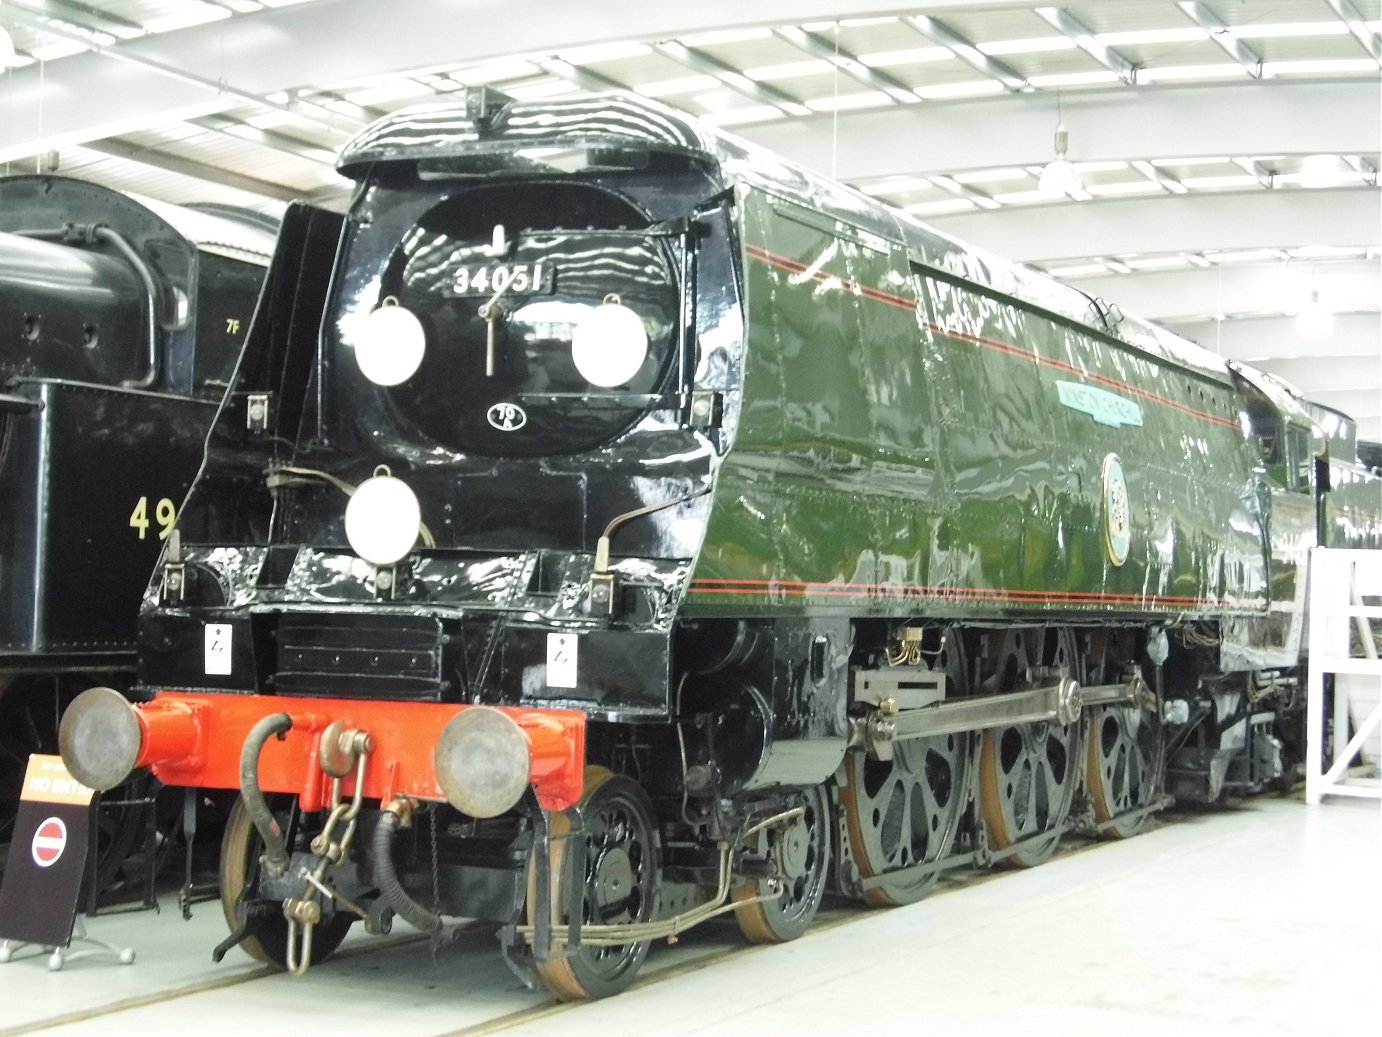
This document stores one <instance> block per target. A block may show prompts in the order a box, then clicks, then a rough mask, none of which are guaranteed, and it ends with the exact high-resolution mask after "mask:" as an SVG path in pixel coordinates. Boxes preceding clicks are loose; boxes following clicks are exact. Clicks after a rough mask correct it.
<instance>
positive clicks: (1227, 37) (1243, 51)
mask: <svg viewBox="0 0 1382 1037" xmlns="http://www.w3.org/2000/svg"><path fill="white" fill-rule="evenodd" d="M1176 6H1177V7H1179V8H1180V9H1181V10H1182V11H1183V12H1184V13H1185V16H1186V17H1187V18H1189V19H1190V20H1191V21H1192V22H1194V23H1195V24H1196V25H1198V26H1199V27H1200V28H1201V29H1203V30H1204V31H1205V32H1207V33H1209V38H1210V39H1211V40H1213V41H1214V42H1215V43H1217V44H1218V45H1219V46H1220V47H1222V48H1223V49H1224V50H1225V51H1227V52H1228V55H1229V57H1231V58H1232V59H1233V60H1234V61H1236V62H1238V64H1240V65H1242V66H1243V68H1244V69H1245V70H1246V71H1247V73H1248V75H1250V76H1252V77H1253V78H1254V79H1261V78H1262V58H1261V57H1259V56H1258V54H1257V52H1256V51H1255V50H1253V49H1252V48H1251V47H1249V46H1248V45H1247V44H1246V43H1244V42H1243V41H1242V40H1240V39H1239V38H1238V37H1237V36H1235V35H1233V33H1232V32H1230V31H1229V27H1228V26H1227V25H1225V24H1224V20H1223V19H1222V18H1220V17H1219V16H1218V15H1217V14H1215V13H1214V12H1213V11H1211V10H1210V9H1209V6H1208V5H1207V4H1202V3H1200V0H1181V2H1180V3H1178V4H1177V5H1176Z"/></svg>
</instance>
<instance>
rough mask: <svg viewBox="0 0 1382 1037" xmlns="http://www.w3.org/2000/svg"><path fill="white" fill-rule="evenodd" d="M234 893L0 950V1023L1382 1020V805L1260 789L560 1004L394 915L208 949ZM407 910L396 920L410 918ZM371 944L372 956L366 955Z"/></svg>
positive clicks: (1179, 1035)
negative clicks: (25, 950) (325, 933)
mask: <svg viewBox="0 0 1382 1037" xmlns="http://www.w3.org/2000/svg"><path fill="white" fill-rule="evenodd" d="M219 915H220V912H219V909H218V908H217V907H216V905H214V904H207V905H202V906H200V907H199V909H198V911H197V915H196V917H195V918H194V919H193V920H192V921H191V922H183V921H182V920H181V918H179V917H178V915H177V912H176V909H175V908H174V907H173V906H172V905H171V904H170V905H168V906H167V907H166V908H165V910H164V911H163V913H162V914H159V915H155V914H153V913H152V912H142V913H139V914H133V915H122V916H101V917H98V918H96V919H93V920H92V921H91V922H90V925H89V928H90V930H91V932H92V934H93V935H96V936H99V937H102V938H105V939H108V940H111V941H112V942H115V943H117V944H121V945H130V946H133V947H134V948H135V950H136V951H137V952H138V961H137V962H136V963H135V964H134V965H131V966H120V965H117V964H109V963H107V962H105V961H100V960H96V959H84V960H79V961H72V962H69V963H68V964H67V966H66V967H65V968H64V969H63V970H62V971H61V972H50V971H48V970H47V968H46V959H45V958H43V957H37V958H27V959H23V960H19V961H15V962H11V963H9V964H6V965H3V966H0V1037H4V1035H7V1034H17V1033H51V1034H63V1035H77V1034H126V1033H128V1034H140V1035H141V1037H159V1035H165V1034H166V1035H179V1037H182V1035H186V1034H197V1035H199V1037H200V1035H216V1034H235V1035H244V1034H256V1033H271V1032H278V1033H287V1032H306V1031H308V1030H310V1029H311V1028H314V1027H316V1026H326V1027H331V1028H336V1029H343V1032H345V1033H349V1034H370V1035H371V1037H434V1035H441V1034H457V1035H460V1034H480V1033H494V1032H503V1033H506V1034H557V1033H560V1034H561V1035H562V1037H584V1035H589V1037H613V1035H615V1034H712V1033H713V1034H716V1035H722V1034H751V1035H754V1037H764V1035H771V1034H788V1033H836V1034H840V1033H843V1034H846V1035H850V1037H853V1035H856V1034H872V1033H881V1032H884V1031H887V1030H893V1031H894V1032H897V1033H921V1034H941V1033H962V1034H981V1035H983V1034H997V1033H1003V1034H1019V1033H1026V1034H1038V1035H1040V1034H1051V1035H1060V1037H1080V1035H1084V1034H1090V1035H1093V1034H1098V1035H1099V1037H1109V1035H1118V1037H1126V1035H1128V1034H1143V1033H1146V1034H1161V1033H1165V1034H1175V1035H1176V1037H1196V1035H1200V1034H1214V1035H1240V1034H1241V1035H1243V1037H1247V1035H1252V1037H1273V1035H1288V1034H1289V1035H1309V1037H1322V1035H1331V1034H1340V1035H1343V1034H1348V1035H1350V1037H1353V1035H1358V1034H1364V1033H1371V1032H1377V1024H1378V1022H1379V1020H1382V810H1380V809H1379V804H1378V803H1377V802H1375V801H1362V800H1343V799H1331V800H1328V801H1326V802H1325V804H1323V805H1322V806H1320V807H1315V808H1310V807H1306V806H1305V805H1304V804H1303V803H1301V802H1300V801H1299V799H1275V798H1264V799H1258V800H1253V801H1250V802H1248V803H1246V804H1243V805H1241V806H1239V807H1237V808H1233V809H1228V810H1223V811H1216V812H1214V813H1207V814H1189V815H1177V816H1176V817H1175V819H1174V820H1173V821H1171V822H1170V823H1168V824H1165V825H1162V826H1160V827H1158V828H1157V829H1156V830H1153V831H1148V832H1146V833H1144V834H1143V835H1141V836H1139V837H1137V838H1136V839H1133V840H1130V841H1128V842H1125V843H1116V844H1107V845H1100V846H1097V847H1094V848H1091V849H1088V850H1083V851H1080V852H1075V853H1072V854H1069V855H1067V856H1064V857H1061V858H1059V859H1057V860H1054V861H1051V862H1049V863H1047V864H1046V865H1043V866H1042V867H1040V868H1037V869H1034V870H1032V871H1028V872H1015V873H1006V874H1003V875H1001V876H999V877H997V878H996V879H993V880H989V879H988V878H987V877H985V878H982V879H980V880H978V881H974V880H971V881H968V882H966V883H963V884H960V885H957V886H955V887H954V888H943V889H941V890H939V891H937V893H936V894H934V895H933V896H931V897H930V898H928V899H927V900H925V901H923V902H922V903H920V904H916V905H914V906H912V907H908V908H903V909H899V910H893V911H882V912H862V911H854V910H844V909H840V908H832V909H830V910H828V911H827V912H826V913H825V914H824V915H823V917H822V920H821V922H820V923H819V924H818V925H817V927H816V928H814V929H813V930H812V931H811V932H809V933H808V934H807V935H806V936H805V937H803V938H802V939H801V940H799V941H797V942H795V943H793V944H788V945H784V946H779V947H766V948H751V949H747V950H739V949H738V948H740V946H741V944H740V942H739V940H738V937H737V930H736V929H735V928H734V926H733V925H732V924H720V925H716V926H710V927H706V928H705V929H704V931H701V932H698V933H696V934H692V935H691V936H688V937H687V938H684V939H683V941H682V942H681V943H680V944H678V946H677V947H675V948H670V949H667V948H660V949H657V950H655V951H654V953H653V955H652V957H651V958H650V961H649V963H648V966H647V967H645V970H644V974H643V977H642V978H641V980H640V982H639V983H638V984H637V985H635V986H634V988H633V989H631V990H629V991H627V992H626V993H624V994H623V995H621V996H619V997H617V998H614V999H611V1000H609V1001H604V1002H597V1003H592V1004H582V1005H553V1004H551V1003H550V1001H549V999H547V998H545V997H544V996H542V995H541V994H535V993H530V992H528V991H525V990H524V989H523V988H522V987H521V986H520V985H519V984H518V982H517V981H516V980H515V979H514V978H513V977H512V976H511V975H510V974H509V972H508V971H507V970H506V969H505V968H504V966H503V965H502V964H501V963H500V961H499V958H498V955H497V953H496V950H495V943H494V938H493V935H492V934H491V933H490V932H488V931H479V930H470V931H467V932H464V933H462V934H461V935H460V937H459V938H458V939H457V940H456V941H455V942H454V943H452V944H450V945H448V946H446V947H443V948H441V949H440V950H439V951H438V952H437V953H436V954H435V955H433V954H432V953H431V951H430V949H429V948H428V947H427V945H426V944H425V943H421V942H418V941H416V940H414V939H411V938H410V937H409V936H407V935H404V934H402V933H396V934H395V935H394V936H393V937H390V938H388V940H389V942H390V944H391V945H390V946H388V947H380V946H379V941H378V940H374V939H372V938H369V937H355V938H352V940H351V941H349V942H348V943H347V945H346V948H347V949H346V950H343V952H342V953H341V955H340V956H339V957H338V958H337V959H334V960H333V961H332V962H330V963H328V964H327V965H326V966H323V967H321V968H319V969H316V970H314V971H313V972H312V973H311V974H310V975H309V976H307V977H305V978H302V979H293V978H290V977H286V976H282V975H268V974H266V973H265V971H264V970H263V969H262V968H260V967H258V966H256V965H255V964H253V963H251V962H250V961H249V960H248V959H247V958H245V957H244V955H243V954H241V953H240V952H238V951H234V952H232V954H231V956H230V957H229V958H228V959H227V961H226V963H225V964H222V965H213V964H211V962H210V948H211V946H212V945H214V944H215V942H216V941H217V940H219V939H220V938H221V936H222V935H223V934H224V926H223V923H222V922H221V920H220V917H219ZM404 928H406V927H403V926H401V925H400V929H404ZM356 948H358V949H359V950H360V951H361V952H362V953H353V949H356Z"/></svg>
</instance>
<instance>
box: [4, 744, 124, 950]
mask: <svg viewBox="0 0 1382 1037" xmlns="http://www.w3.org/2000/svg"><path fill="white" fill-rule="evenodd" d="M94 795H95V792H94V791H93V790H92V789H89V788H87V787H86V786H85V785H83V784H81V783H80V782H78V781H77V780H76V779H75V778H73V777H72V775H70V774H69V773H68V772H67V768H66V767H64V766H63V763H62V760H61V758H59V757H57V756H42V755H38V754H34V755H33V756H30V757H29V767H28V770H26V771H25V772H24V790H23V792H22V793H21V794H20V797H19V812H18V814H17V815H16V816H15V825H14V835H13V838H12V839H11V841H10V857H9V863H8V866H7V867H6V869H5V879H4V883H3V884H0V937H3V938H4V942H3V943H0V962H7V961H11V960H13V959H14V957H15V952H16V951H19V950H22V949H23V948H25V947H34V948H38V949H41V950H42V951H43V952H45V953H47V954H48V955H49V958H48V968H49V969H50V970H51V971H53V972H56V971H57V970H58V969H61V968H62V966H63V964H64V963H65V962H67V961H70V960H73V959H75V958H79V957H87V956H89V955H95V954H110V955H112V956H114V957H115V959H116V960H117V961H119V962H120V964H122V965H130V964H132V963H133V962H134V950H133V949H132V948H129V947H124V948H120V947H114V946H112V945H111V944H108V943H106V942H104V941H102V940H96V939H93V938H92V937H90V936H88V935H87V933H86V926H85V925H83V924H82V921H81V919H79V918H78V917H77V897H78V894H79V892H80V890H81V884H82V873H83V871H84V869H85V865H86V853H87V847H88V843H89V835H90V825H89V814H90V811H91V800H92V797H93V796H94ZM26 845H27V846H28V849H29V852H28V853H24V852H23V848H24V847H25V846H26ZM74 941H75V942H80V943H84V944H88V945H90V946H88V947H85V948H83V949H81V950H78V951H71V950H69V948H70V947H71V945H72V943H73V942H74Z"/></svg>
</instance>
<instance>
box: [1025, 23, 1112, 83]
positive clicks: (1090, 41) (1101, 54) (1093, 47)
mask: <svg viewBox="0 0 1382 1037" xmlns="http://www.w3.org/2000/svg"><path fill="white" fill-rule="evenodd" d="M1036 13H1037V14H1038V15H1040V16H1041V17H1042V18H1044V19H1045V20H1046V22H1047V23H1048V24H1049V25H1050V26H1051V27H1052V28H1053V29H1055V30H1056V31H1057V32H1059V33H1061V34H1062V35H1063V36H1066V37H1067V38H1068V39H1070V40H1071V41H1072V42H1073V43H1074V44H1075V46H1077V47H1079V48H1080V50H1082V51H1084V52H1085V53H1086V54H1088V55H1089V56H1090V57H1091V58H1093V59H1094V60H1095V61H1097V62H1098V63H1099V64H1101V65H1103V66H1104V68H1106V69H1108V70H1109V71H1110V72H1112V73H1113V74H1114V75H1116V76H1117V77H1118V78H1119V79H1121V80H1122V81H1123V82H1125V83H1127V84H1128V85H1129V86H1133V85H1135V84H1136V83H1137V66H1136V65H1134V64H1133V63H1132V62H1131V61H1129V60H1128V59H1127V58H1125V57H1124V56H1123V55H1122V54H1119V53H1118V51H1116V50H1114V49H1113V48H1112V47H1110V46H1108V45H1106V44H1103V43H1100V42H1099V41H1098V39H1097V38H1096V37H1095V35H1094V33H1092V32H1090V30H1089V29H1087V28H1086V27H1085V25H1084V23H1083V22H1081V21H1080V20H1079V19H1078V18H1076V17H1075V16H1074V15H1073V14H1071V13H1070V12H1069V11H1067V10H1066V9H1065V8H1063V7H1038V8H1037V9H1036Z"/></svg>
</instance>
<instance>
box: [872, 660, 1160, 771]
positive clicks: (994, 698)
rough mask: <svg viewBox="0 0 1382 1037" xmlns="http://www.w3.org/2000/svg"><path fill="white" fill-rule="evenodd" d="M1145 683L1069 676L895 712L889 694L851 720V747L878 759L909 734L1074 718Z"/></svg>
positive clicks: (1132, 698)
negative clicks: (1090, 681) (1085, 683)
mask: <svg viewBox="0 0 1382 1037" xmlns="http://www.w3.org/2000/svg"><path fill="white" fill-rule="evenodd" d="M1148 694H1150V689H1149V688H1148V687H1147V684H1146V683H1145V682H1144V681H1143V680H1142V678H1141V677H1140V676H1135V677H1133V678H1132V680H1130V681H1128V682H1127V683H1125V684H1099V685H1094V686H1092V687H1088V688H1082V687H1080V685H1079V683H1078V682H1076V681H1074V680H1071V679H1070V678H1068V677H1065V678H1062V679H1061V680H1060V681H1059V682H1057V683H1055V684H1050V685H1047V686H1045V687H1041V688H1030V689H1027V690H1025V691H1013V692H1008V693H1006V694H1003V695H985V696H982V697H980V698H972V699H963V700H959V701H955V702H941V703H938V704H936V705H931V706H924V707H922V708H920V709H912V710H906V711H903V712H899V711H898V710H897V707H896V705H895V704H890V703H891V700H888V699H885V700H884V701H883V702H882V703H880V705H879V708H878V709H877V710H875V711H872V712H870V714H869V715H868V716H866V717H860V718H859V719H857V720H855V721H854V724H853V730H852V731H851V733H850V740H849V744H850V747H851V748H859V747H864V748H867V749H868V750H869V751H870V752H871V753H873V754H874V755H875V756H877V757H878V758H879V759H882V760H887V759H891V758H892V743H893V742H897V741H902V740H903V739H909V738H933V737H935V736H937V735H948V734H960V733H963V732H965V731H983V730H986V729H988V728H993V727H1007V726H1009V725H1014V724H1035V723H1042V722H1046V721H1052V720H1054V721H1056V722H1057V723H1060V724H1073V723H1074V722H1075V721H1076V720H1078V719H1079V716H1080V712H1081V710H1083V709H1084V708H1085V707H1087V706H1112V705H1125V704H1131V703H1134V702H1138V701H1145V697H1146V695H1148Z"/></svg>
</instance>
